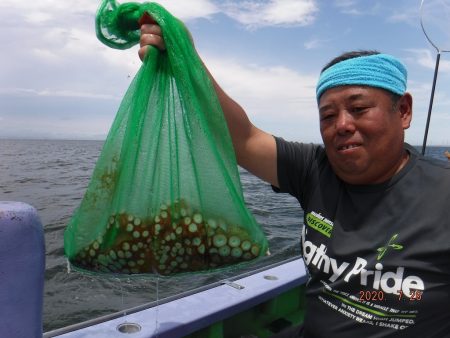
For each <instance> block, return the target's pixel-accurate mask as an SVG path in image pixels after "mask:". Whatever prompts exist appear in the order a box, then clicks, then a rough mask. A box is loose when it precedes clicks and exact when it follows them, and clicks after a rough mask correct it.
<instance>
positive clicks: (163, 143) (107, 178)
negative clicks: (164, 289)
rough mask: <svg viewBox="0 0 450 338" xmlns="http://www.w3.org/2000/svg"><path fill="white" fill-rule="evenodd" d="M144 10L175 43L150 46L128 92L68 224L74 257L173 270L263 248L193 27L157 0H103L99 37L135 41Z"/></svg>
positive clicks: (94, 265)
mask: <svg viewBox="0 0 450 338" xmlns="http://www.w3.org/2000/svg"><path fill="white" fill-rule="evenodd" d="M144 12H147V13H149V14H150V15H151V16H152V17H153V18H154V19H155V20H156V21H157V22H158V24H159V25H160V26H161V29H162V31H163V36H164V39H165V43H166V48H167V50H166V51H164V52H160V51H158V50H157V49H156V48H151V49H150V50H149V53H148V55H147V57H146V59H145V60H144V62H143V65H142V66H141V68H140V70H139V71H138V73H137V74H136V76H135V78H134V79H133V81H132V83H131V85H130V87H129V89H128V91H127V93H126V94H125V97H124V98H123V101H122V103H121V105H120V108H119V110H118V112H117V116H116V118H115V120H114V122H113V124H112V126H111V129H110V131H109V134H108V137H107V139H106V141H105V143H104V146H103V149H102V152H101V154H100V157H99V159H98V161H97V164H96V167H95V169H94V172H93V175H92V178H91V181H90V183H89V186H88V188H87V191H86V193H85V196H84V198H83V200H82V202H81V205H80V207H79V208H78V209H77V210H76V211H75V213H74V215H73V217H72V219H71V221H70V223H69V224H68V226H67V228H66V231H65V234H64V247H65V253H66V256H67V257H68V259H69V261H70V263H71V264H72V265H73V266H74V267H76V268H78V269H81V270H85V271H86V270H88V271H94V272H104V273H114V274H121V273H122V274H146V273H158V274H162V275H170V274H174V273H183V272H192V271H199V270H209V269H214V268H219V267H223V266H226V265H230V264H235V263H239V262H243V261H248V260H251V259H253V258H255V257H258V256H260V255H264V254H265V253H266V252H267V249H268V243H267V240H266V238H265V236H264V234H263V232H262V231H261V228H260V226H259V225H258V224H257V222H256V220H255V219H254V217H253V216H252V214H251V213H250V212H249V210H248V209H247V208H246V206H245V202H244V198H243V193H242V188H241V183H240V178H239V173H238V169H237V164H236V159H235V154H234V150H233V145H232V142H231V138H230V135H229V132H228V129H227V125H226V121H225V119H224V116H223V112H222V110H221V107H220V104H219V101H218V98H217V96H216V94H215V91H214V88H213V85H212V83H211V81H210V79H209V78H208V75H207V74H206V71H205V69H204V67H203V65H202V63H201V60H200V58H199V57H198V55H197V54H196V51H195V49H194V47H193V45H192V42H191V40H190V36H189V33H188V31H187V30H186V28H185V26H184V25H183V24H182V23H181V22H180V21H179V20H178V19H176V18H174V17H173V16H172V15H171V14H170V13H168V12H167V11H166V10H164V9H163V8H162V7H160V6H159V5H157V4H155V3H145V4H135V3H125V4H123V5H120V6H119V5H118V4H117V3H116V2H115V1H111V0H105V1H103V3H102V5H101V7H100V9H99V11H98V13H97V21H96V24H97V36H98V37H99V39H100V40H101V41H102V42H104V43H105V44H107V45H108V46H111V47H114V48H120V49H124V48H129V47H131V46H133V45H134V44H136V43H137V42H138V40H139V31H138V29H139V25H138V20H139V18H140V17H141V16H142V15H143V14H144Z"/></svg>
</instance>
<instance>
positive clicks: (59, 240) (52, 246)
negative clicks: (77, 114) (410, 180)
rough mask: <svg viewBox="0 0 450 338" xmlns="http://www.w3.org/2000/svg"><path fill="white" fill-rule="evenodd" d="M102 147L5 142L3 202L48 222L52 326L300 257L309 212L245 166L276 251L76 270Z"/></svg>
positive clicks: (47, 294)
mask: <svg viewBox="0 0 450 338" xmlns="http://www.w3.org/2000/svg"><path fill="white" fill-rule="evenodd" d="M102 145H103V142H102V141H62V140H0V200H3V201H7V200H9V201H22V202H26V203H29V204H31V205H32V206H34V207H35V208H36V209H37V210H38V212H39V215H40V217H41V220H42V223H43V224H44V231H45V241H46V272H45V290H44V331H49V330H53V329H56V328H60V327H64V326H67V325H71V324H75V323H79V322H81V321H85V320H89V319H92V318H95V317H99V316H102V315H106V314H110V313H113V312H118V311H122V310H125V309H128V308H130V307H134V306H138V305H141V304H144V303H148V302H153V301H156V300H158V299H164V298H166V297H169V296H173V295H176V294H179V293H181V292H185V291H189V290H191V289H194V288H197V287H201V286H203V285H207V284H211V283H214V282H218V281H221V280H224V279H228V278H231V277H232V276H234V275H238V274H241V273H244V272H247V271H251V270H254V269H256V268H259V267H262V266H264V265H268V264H272V263H276V262H280V261H283V260H285V259H287V258H290V257H293V256H296V255H299V254H300V246H299V244H300V231H301V224H302V218H303V211H302V210H301V208H300V207H299V204H298V202H297V200H296V199H294V198H293V197H291V196H289V195H287V194H275V193H274V192H273V191H272V189H271V187H270V186H269V185H268V184H266V183H264V182H262V181H261V180H259V179H258V178H256V177H254V176H252V175H250V174H249V173H247V172H246V171H244V170H240V174H241V181H242V186H243V190H244V195H245V200H246V203H247V206H248V208H249V209H250V210H251V212H252V213H253V214H254V215H255V217H256V219H257V221H258V222H259V223H260V224H261V226H262V228H263V230H264V232H265V234H266V235H267V238H268V240H269V246H270V252H271V255H270V256H268V257H264V258H261V259H258V260H256V261H254V262H250V263H248V264H247V265H246V266H244V267H235V268H231V269H226V271H225V272H224V271H221V272H215V273H214V272H213V273H199V274H195V275H184V276H182V277H169V278H161V279H160V280H159V282H157V278H156V277H150V278H145V279H143V278H123V279H120V280H118V279H117V278H105V277H95V276H88V275H83V274H80V273H76V272H71V273H68V270H67V262H66V259H65V257H64V248H63V234H64V228H65V226H66V225H67V223H68V222H69V219H70V217H71V216H72V214H73V212H74V209H75V208H76V207H78V206H79V204H80V202H81V199H82V198H83V194H84V192H85V190H86V188H87V185H88V183H89V179H90V177H91V174H92V171H93V168H94V166H95V163H96V160H97V158H98V156H99V154H100V151H101V148H102ZM445 150H446V148H444V147H429V148H428V149H427V155H428V156H432V157H435V158H439V159H442V160H445V157H444V155H443V153H444V151H445ZM157 285H159V288H157ZM158 289H159V290H158ZM174 315H175V314H174Z"/></svg>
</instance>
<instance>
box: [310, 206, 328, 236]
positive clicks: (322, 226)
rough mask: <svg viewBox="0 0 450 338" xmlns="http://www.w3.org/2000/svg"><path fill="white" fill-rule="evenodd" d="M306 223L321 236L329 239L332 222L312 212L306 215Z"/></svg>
mask: <svg viewBox="0 0 450 338" xmlns="http://www.w3.org/2000/svg"><path fill="white" fill-rule="evenodd" d="M306 223H307V224H308V225H309V226H310V227H311V228H313V229H314V230H316V231H318V232H320V233H321V234H322V235H325V236H327V237H328V238H330V237H331V232H332V231H333V222H331V221H330V220H328V219H326V218H325V217H323V216H322V215H320V214H318V213H316V212H314V211H312V212H310V213H308V214H307V215H306Z"/></svg>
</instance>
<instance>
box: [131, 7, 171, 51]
mask: <svg viewBox="0 0 450 338" xmlns="http://www.w3.org/2000/svg"><path fill="white" fill-rule="evenodd" d="M139 24H140V25H141V37H140V40H139V44H140V46H141V48H140V49H139V51H138V54H139V58H140V59H141V60H144V57H145V54H146V53H147V51H148V46H155V47H156V48H158V49H160V50H165V49H166V45H165V44H164V39H163V38H162V32H161V27H159V25H158V24H157V23H156V21H155V20H153V18H152V17H151V16H150V15H149V14H147V13H144V15H142V17H141V18H140V19H139Z"/></svg>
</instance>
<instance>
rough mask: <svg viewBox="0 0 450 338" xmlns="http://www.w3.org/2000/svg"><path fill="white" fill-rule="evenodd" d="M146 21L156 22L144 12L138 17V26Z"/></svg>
mask: <svg viewBox="0 0 450 338" xmlns="http://www.w3.org/2000/svg"><path fill="white" fill-rule="evenodd" d="M146 23H150V24H152V23H156V21H155V20H154V19H153V18H152V17H151V16H150V14H148V13H147V12H145V13H144V14H143V15H142V16H141V18H140V19H139V26H142V25H144V24H146Z"/></svg>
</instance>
